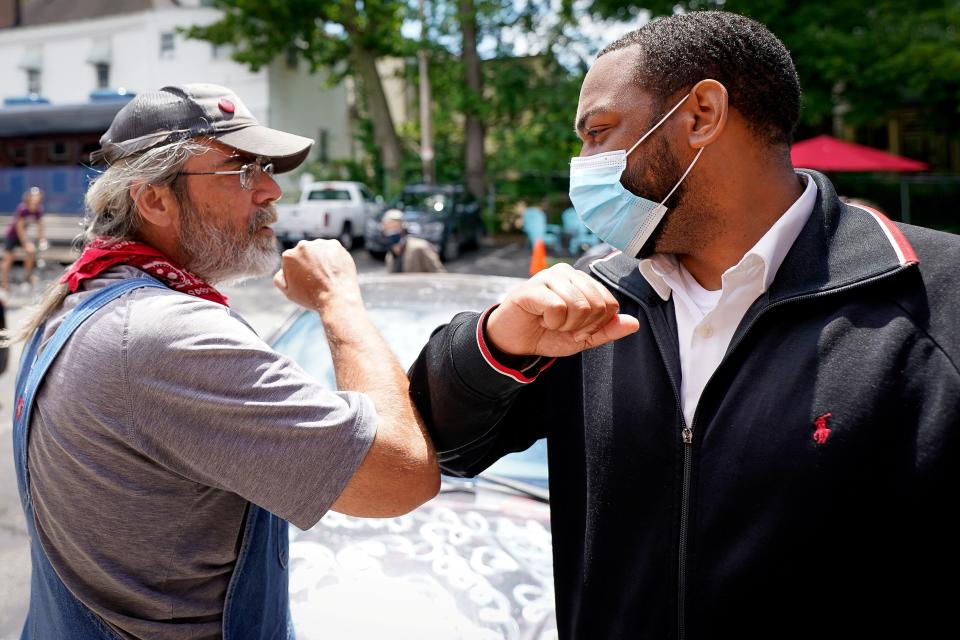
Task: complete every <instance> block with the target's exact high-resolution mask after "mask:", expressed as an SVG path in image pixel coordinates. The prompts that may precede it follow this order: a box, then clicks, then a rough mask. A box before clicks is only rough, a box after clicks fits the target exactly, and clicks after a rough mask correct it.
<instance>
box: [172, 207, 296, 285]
mask: <svg viewBox="0 0 960 640" xmlns="http://www.w3.org/2000/svg"><path fill="white" fill-rule="evenodd" d="M180 211H181V225H180V238H179V241H180V248H181V249H182V250H183V252H184V254H185V255H186V257H187V259H186V264H184V265H183V266H184V267H185V268H186V269H187V270H189V271H190V272H191V273H192V274H194V275H195V276H197V277H198V278H201V279H203V280H206V281H207V282H208V283H210V284H225V283H228V282H238V281H242V280H246V279H247V278H255V277H259V276H264V275H268V274H271V273H273V272H274V271H276V270H277V269H278V268H279V266H280V254H279V252H278V251H277V245H276V240H275V239H274V238H273V237H272V236H270V237H264V236H260V235H259V234H258V233H257V232H258V231H259V230H260V228H261V227H263V226H264V225H266V224H270V223H272V222H274V221H276V219H277V216H276V212H275V210H274V208H273V206H272V205H271V206H269V207H264V208H261V209H260V210H259V211H257V213H256V215H254V216H253V217H252V218H251V219H250V223H249V225H248V226H247V229H246V233H238V232H237V231H236V230H235V229H233V228H222V227H218V226H217V225H216V224H214V223H213V222H212V221H211V219H210V216H207V215H204V213H203V212H201V211H198V210H197V209H196V208H195V207H193V206H192V204H191V203H189V202H181V203H180Z"/></svg>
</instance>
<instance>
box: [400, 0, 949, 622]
mask: <svg viewBox="0 0 960 640" xmlns="http://www.w3.org/2000/svg"><path fill="white" fill-rule="evenodd" d="M799 109H800V86H799V81H798V77H797V74H796V71H795V69H794V66H793V62H792V61H791V59H790V55H789V53H788V52H787V50H786V49H785V48H784V47H783V45H782V43H780V41H779V40H777V38H776V37H775V36H774V35H773V34H771V33H770V32H769V31H768V30H767V29H766V28H765V27H763V26H762V25H760V24H758V23H756V22H754V21H752V20H750V19H747V18H744V17H742V16H737V15H734V14H730V13H725V12H695V13H689V14H685V15H677V16H673V17H670V18H665V19H662V20H657V21H654V22H651V23H649V24H647V25H645V26H644V27H642V28H640V29H638V30H637V31H634V32H632V33H630V34H627V35H626V36H624V37H623V38H621V39H620V40H617V41H616V42H614V43H613V44H611V45H609V46H608V47H607V48H606V49H604V50H603V51H602V52H601V53H600V55H599V56H598V58H597V61H596V63H595V64H594V66H593V67H592V69H591V70H590V71H589V73H588V74H587V76H586V78H585V80H584V83H583V87H582V89H581V93H580V102H579V105H578V109H577V115H576V128H577V132H578V135H579V136H580V137H581V139H582V141H583V148H582V151H581V156H580V157H579V158H574V159H573V160H572V162H571V175H570V196H571V199H572V201H573V204H574V206H575V207H576V209H577V211H578V212H579V214H580V215H581V217H582V218H583V220H584V222H585V223H586V224H587V226H589V227H590V228H591V229H592V230H593V231H594V232H595V233H597V235H598V236H599V237H600V238H601V239H602V240H604V241H606V242H608V243H609V244H611V245H613V246H614V247H616V248H617V249H619V250H620V251H619V252H617V253H614V254H613V255H610V256H608V257H605V258H602V259H600V260H594V261H593V262H592V263H590V264H584V265H580V268H579V269H572V268H569V267H566V266H563V265H558V266H555V267H553V268H551V269H548V270H546V271H543V272H541V273H539V274H537V275H536V276H534V277H533V278H531V279H530V280H529V281H528V282H527V283H525V284H524V285H521V286H520V287H518V288H517V289H516V290H514V291H513V292H512V293H510V294H509V295H508V296H507V297H506V298H505V299H504V301H503V302H502V303H501V304H500V305H498V306H496V307H494V308H492V309H489V310H487V311H486V312H484V313H480V314H476V313H464V314H460V315H457V316H456V317H454V319H453V320H452V321H451V323H450V324H449V325H447V326H446V327H444V328H442V329H440V330H439V331H437V332H436V333H435V334H434V336H433V337H432V338H431V340H430V342H429V343H428V344H427V346H426V347H425V348H424V351H423V353H422V354H421V356H420V358H419V359H418V361H417V362H416V363H415V365H414V366H413V368H412V369H411V371H410V377H411V390H412V394H413V397H414V400H415V403H416V404H417V406H418V408H419V410H420V412H421V413H422V414H423V416H424V418H425V420H426V422H427V426H428V429H429V430H430V433H431V436H432V438H433V441H434V443H435V445H436V448H437V452H438V457H439V459H440V460H441V466H442V467H444V468H445V469H446V470H447V471H449V472H452V473H457V474H461V475H467V476H472V475H475V474H476V473H479V472H480V471H482V470H483V469H485V468H486V467H487V466H489V465H490V464H492V463H493V462H494V461H495V460H497V459H498V458H500V457H501V456H503V455H504V454H506V453H507V452H510V451H517V450H522V449H524V448H526V447H528V446H530V445H531V444H532V443H533V442H534V441H535V440H537V439H538V438H541V437H546V438H547V441H548V444H549V451H550V454H549V456H550V489H551V509H552V532H553V543H554V559H555V576H554V577H555V584H556V599H557V608H556V612H557V621H558V627H559V629H560V637H561V638H605V639H607V638H657V639H660V638H731V637H738V638H754V637H765V638H769V637H778V638H782V637H788V638H793V637H798V638H799V637H804V638H807V637H817V638H824V637H871V636H872V637H890V636H896V635H900V636H903V637H926V636H928V635H932V630H933V629H938V628H940V627H941V626H943V625H945V624H947V623H948V622H949V619H948V616H952V610H951V608H950V607H949V606H947V605H948V603H947V596H946V595H945V594H946V591H944V590H942V589H940V588H939V587H938V586H937V585H940V584H943V583H944V582H945V581H947V580H951V579H952V577H953V576H954V575H955V573H956V570H957V569H958V568H960V566H958V564H960V563H958V558H957V551H956V544H955V541H956V539H957V537H958V534H960V530H958V526H957V525H956V523H955V522H956V519H955V518H953V517H952V516H950V514H949V513H948V512H949V511H950V509H949V508H948V507H947V506H946V505H950V504H954V503H955V502H956V488H957V486H960V482H958V471H957V470H958V469H960V464H958V462H960V461H958V459H957V441H958V433H957V430H958V426H960V425H958V423H960V369H958V364H957V363H960V339H958V337H957V336H958V328H960V327H958V322H957V310H958V308H960V295H958V292H957V288H956V287H955V286H954V284H953V283H954V278H955V276H954V274H955V273H956V272H957V270H958V267H960V242H958V240H957V238H956V237H955V236H952V235H949V234H944V233H939V232H935V231H930V230H927V229H921V228H917V227H912V226H909V225H901V224H895V223H893V222H891V221H890V220H888V219H887V218H885V217H884V216H883V215H881V214H880V213H879V212H877V211H874V210H871V209H869V208H863V207H856V206H849V205H847V204H844V203H842V202H841V201H840V200H839V199H838V197H837V195H836V192H835V191H834V188H833V186H832V185H831V184H830V182H829V181H828V180H827V179H826V178H825V177H824V176H823V175H821V174H819V173H816V172H813V171H796V170H795V169H794V168H793V167H792V165H791V162H790V152H789V151H790V149H789V147H790V142H791V138H792V133H793V129H794V126H795V124H796V122H797V119H798V116H799Z"/></svg>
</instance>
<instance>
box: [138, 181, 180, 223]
mask: <svg viewBox="0 0 960 640" xmlns="http://www.w3.org/2000/svg"><path fill="white" fill-rule="evenodd" d="M130 197H131V198H133V201H134V203H136V205H137V211H139V212H140V215H141V216H142V217H143V219H144V220H145V221H146V222H147V223H148V224H150V225H153V226H155V227H168V226H170V225H172V224H173V223H174V222H175V221H176V218H177V214H178V212H179V206H178V205H177V201H176V198H174V197H173V191H172V190H171V189H170V186H169V185H155V184H142V183H141V184H135V185H133V186H132V187H130Z"/></svg>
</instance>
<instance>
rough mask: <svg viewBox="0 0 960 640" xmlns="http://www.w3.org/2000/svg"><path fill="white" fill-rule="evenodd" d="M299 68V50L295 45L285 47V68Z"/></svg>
mask: <svg viewBox="0 0 960 640" xmlns="http://www.w3.org/2000/svg"><path fill="white" fill-rule="evenodd" d="M299 68H300V50H299V49H297V48H296V47H288V48H287V69H290V70H291V71H296V70H297V69H299Z"/></svg>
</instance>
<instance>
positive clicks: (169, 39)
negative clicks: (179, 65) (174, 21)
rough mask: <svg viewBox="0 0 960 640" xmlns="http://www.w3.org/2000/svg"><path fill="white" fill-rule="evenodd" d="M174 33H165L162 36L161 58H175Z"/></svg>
mask: <svg viewBox="0 0 960 640" xmlns="http://www.w3.org/2000/svg"><path fill="white" fill-rule="evenodd" d="M173 37H174V33H173V32H172V31H165V32H164V33H161V34H160V57H161V58H172V57H173V44H174V40H173Z"/></svg>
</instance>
